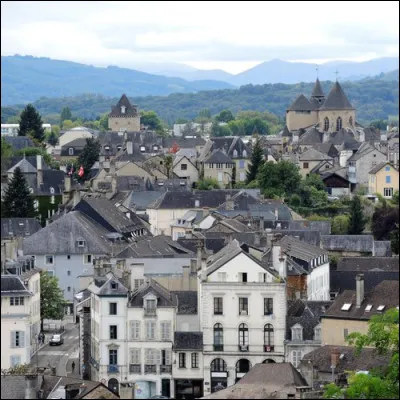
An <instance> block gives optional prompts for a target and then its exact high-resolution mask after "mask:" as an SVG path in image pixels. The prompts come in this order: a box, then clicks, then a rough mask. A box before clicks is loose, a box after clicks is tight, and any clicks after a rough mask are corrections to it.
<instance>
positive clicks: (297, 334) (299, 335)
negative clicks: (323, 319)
mask: <svg viewBox="0 0 400 400" xmlns="http://www.w3.org/2000/svg"><path fill="white" fill-rule="evenodd" d="M292 340H296V341H299V340H303V327H301V326H295V327H293V328H292Z"/></svg>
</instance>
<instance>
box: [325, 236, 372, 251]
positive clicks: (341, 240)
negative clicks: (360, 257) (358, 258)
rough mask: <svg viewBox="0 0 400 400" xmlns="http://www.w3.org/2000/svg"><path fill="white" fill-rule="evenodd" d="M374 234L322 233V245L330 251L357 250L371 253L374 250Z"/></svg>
mask: <svg viewBox="0 0 400 400" xmlns="http://www.w3.org/2000/svg"><path fill="white" fill-rule="evenodd" d="M373 245H374V237H373V236H372V235H322V236H321V247H322V248H323V249H325V250H330V251H356V252H360V253H370V252H372V250H373Z"/></svg>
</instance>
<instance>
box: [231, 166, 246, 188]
mask: <svg viewBox="0 0 400 400" xmlns="http://www.w3.org/2000/svg"><path fill="white" fill-rule="evenodd" d="M244 185H245V183H244V182H243V186H244ZM235 186H236V163H235V162H234V163H233V168H232V177H231V188H234V187H235Z"/></svg>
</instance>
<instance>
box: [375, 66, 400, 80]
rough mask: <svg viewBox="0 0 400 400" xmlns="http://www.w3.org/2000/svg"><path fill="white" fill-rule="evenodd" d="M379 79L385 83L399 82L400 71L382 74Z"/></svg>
mask: <svg viewBox="0 0 400 400" xmlns="http://www.w3.org/2000/svg"><path fill="white" fill-rule="evenodd" d="M378 78H379V79H381V80H383V81H389V82H390V81H397V82H398V81H399V70H398V69H396V70H394V71H390V72H386V74H384V73H382V74H380V75H379V76H378Z"/></svg>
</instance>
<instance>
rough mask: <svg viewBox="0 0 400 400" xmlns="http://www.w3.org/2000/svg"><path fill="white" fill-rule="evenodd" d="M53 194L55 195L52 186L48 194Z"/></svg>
mask: <svg viewBox="0 0 400 400" xmlns="http://www.w3.org/2000/svg"><path fill="white" fill-rule="evenodd" d="M54 193H55V191H54V188H53V187H52V186H50V194H54Z"/></svg>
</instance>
